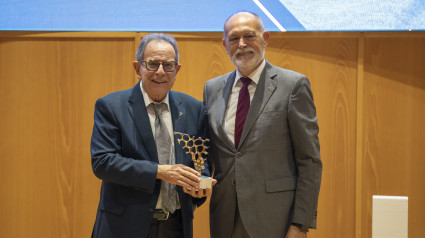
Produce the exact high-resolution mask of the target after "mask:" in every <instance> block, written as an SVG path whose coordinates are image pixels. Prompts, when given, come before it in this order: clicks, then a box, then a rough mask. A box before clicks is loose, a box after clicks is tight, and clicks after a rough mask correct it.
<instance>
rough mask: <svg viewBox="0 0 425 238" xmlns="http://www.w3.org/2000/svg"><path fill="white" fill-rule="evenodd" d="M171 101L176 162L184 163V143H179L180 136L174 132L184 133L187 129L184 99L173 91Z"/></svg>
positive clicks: (170, 94)
mask: <svg viewBox="0 0 425 238" xmlns="http://www.w3.org/2000/svg"><path fill="white" fill-rule="evenodd" d="M169 102H170V111H171V120H172V121H173V130H174V131H173V136H174V151H175V156H176V164H182V163H183V156H184V153H183V152H184V151H183V149H182V145H179V143H178V140H177V139H178V138H179V137H178V136H177V135H174V132H181V133H184V132H185V131H186V124H185V123H184V122H185V120H184V117H185V113H186V111H185V107H184V106H183V101H182V100H181V98H180V97H178V96H177V95H176V94H175V93H174V92H173V91H170V92H169Z"/></svg>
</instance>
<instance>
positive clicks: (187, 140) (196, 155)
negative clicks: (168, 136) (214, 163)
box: [174, 132, 212, 189]
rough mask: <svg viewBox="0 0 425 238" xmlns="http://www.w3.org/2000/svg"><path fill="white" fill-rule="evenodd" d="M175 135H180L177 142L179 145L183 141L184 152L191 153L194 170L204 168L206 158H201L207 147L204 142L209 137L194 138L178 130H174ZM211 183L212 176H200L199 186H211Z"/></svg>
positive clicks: (205, 153) (199, 170)
mask: <svg viewBox="0 0 425 238" xmlns="http://www.w3.org/2000/svg"><path fill="white" fill-rule="evenodd" d="M174 134H176V135H180V138H179V139H177V142H178V143H179V145H180V142H183V143H184V146H183V150H184V149H187V151H186V154H191V155H192V161H193V165H194V167H195V170H196V171H198V172H199V173H201V170H203V169H205V166H204V163H205V160H207V159H206V158H203V157H202V156H203V155H207V154H208V152H207V149H208V148H209V147H208V146H207V145H206V144H205V142H208V141H210V140H209V139H202V138H201V137H198V138H196V139H195V138H194V136H193V137H191V136H190V135H188V134H185V133H180V132H174ZM211 184H212V178H211V177H206V176H201V183H200V186H199V187H200V188H202V189H204V188H211Z"/></svg>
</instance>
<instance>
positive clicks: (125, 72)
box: [0, 38, 135, 237]
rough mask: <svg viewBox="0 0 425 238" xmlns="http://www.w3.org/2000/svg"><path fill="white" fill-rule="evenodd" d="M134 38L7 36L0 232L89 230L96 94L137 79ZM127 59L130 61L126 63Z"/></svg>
mask: <svg viewBox="0 0 425 238" xmlns="http://www.w3.org/2000/svg"><path fill="white" fill-rule="evenodd" d="M132 47H133V40H132V39H127V40H126V39H124V40H123V39H112V40H105V39H102V40H93V39H72V40H71V39H13V40H10V39H7V38H6V39H1V41H0V95H1V100H0V103H1V104H0V105H1V107H0V108H1V110H2V113H1V114H2V119H1V122H2V123H1V125H0V131H1V132H2V136H1V138H0V145H1V147H0V151H1V154H2V158H1V160H0V163H1V166H0V174H1V175H0V176H1V188H0V193H1V198H0V204H1V205H0V206H1V214H2V215H1V216H0V231H1V235H0V236H2V237H89V235H90V232H91V229H92V225H93V222H94V216H95V213H96V206H97V202H98V198H99V190H100V183H99V180H98V179H97V178H96V177H95V176H94V175H93V173H92V172H91V165H90V152H89V145H90V136H91V130H92V125H93V110H94V102H95V100H96V98H98V97H100V96H103V95H105V94H107V93H109V92H112V91H116V90H119V89H125V88H128V87H131V86H133V85H134V83H135V82H133V81H132V79H133V78H134V77H133V71H132V68H131V62H127V61H128V60H129V59H131V58H132V55H130V52H129V50H128V49H129V48H130V49H131V48H132ZM126 65H128V66H126Z"/></svg>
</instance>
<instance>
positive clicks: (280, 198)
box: [204, 62, 322, 238]
mask: <svg viewBox="0 0 425 238" xmlns="http://www.w3.org/2000/svg"><path fill="white" fill-rule="evenodd" d="M235 75H236V72H232V73H228V74H226V75H223V76H220V77H217V78H214V79H212V80H210V81H208V82H207V83H206V84H205V89H204V103H205V105H206V108H207V114H208V120H209V130H208V137H209V138H210V140H211V141H210V147H211V148H210V150H209V151H210V153H209V156H208V158H209V159H210V160H211V161H213V162H214V165H215V172H214V177H215V179H217V181H218V183H217V184H216V185H215V186H214V189H213V194H212V197H211V202H210V225H211V229H210V230H211V237H212V238H228V237H230V236H231V233H232V229H233V222H234V215H235V208H236V203H237V205H238V208H239V213H240V216H241V220H242V222H243V225H244V227H245V229H246V230H247V232H248V234H249V235H250V237H251V238H257V237H259V238H262V237H268V238H274V237H276V238H278V237H281V238H283V237H285V234H286V232H287V230H288V227H289V225H290V223H291V222H294V223H299V224H303V225H307V226H309V227H313V228H315V227H316V210H317V202H318V195H319V188H320V181H321V174H322V162H321V160H320V150H319V138H318V132H319V127H318V125H317V117H316V109H315V106H314V102H313V95H312V93H311V90H310V84H309V81H308V79H307V78H306V77H305V76H304V75H301V74H299V73H296V72H293V71H290V70H285V69H281V68H279V67H276V66H273V65H271V64H270V63H268V62H266V65H265V68H264V70H263V72H262V74H261V76H260V80H259V82H258V85H257V89H256V91H255V94H254V97H253V99H252V101H251V106H250V108H249V111H248V115H247V118H246V121H245V125H244V128H243V131H242V135H241V140H240V144H239V147H238V149H235V146H234V144H233V143H232V142H231V141H230V139H229V137H228V136H227V134H226V131H225V128H224V124H223V123H224V119H225V112H226V108H227V102H228V99H229V96H230V92H231V90H232V86H233V82H234V80H235Z"/></svg>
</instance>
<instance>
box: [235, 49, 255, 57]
mask: <svg viewBox="0 0 425 238" xmlns="http://www.w3.org/2000/svg"><path fill="white" fill-rule="evenodd" d="M252 52H254V49H253V48H252V47H246V48H244V49H237V50H236V52H235V53H234V54H233V56H236V55H238V54H245V53H252Z"/></svg>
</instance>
